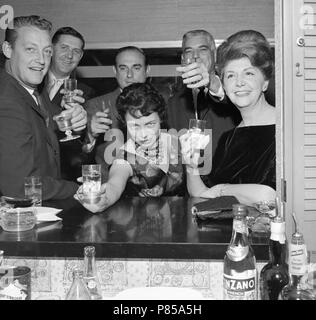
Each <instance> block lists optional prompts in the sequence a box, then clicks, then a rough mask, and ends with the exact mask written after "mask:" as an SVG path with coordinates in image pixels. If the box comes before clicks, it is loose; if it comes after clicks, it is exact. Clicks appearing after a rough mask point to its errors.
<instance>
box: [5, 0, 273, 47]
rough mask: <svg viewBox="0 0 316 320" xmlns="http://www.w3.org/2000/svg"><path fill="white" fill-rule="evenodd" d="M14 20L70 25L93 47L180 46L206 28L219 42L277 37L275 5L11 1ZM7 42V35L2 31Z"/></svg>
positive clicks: (253, 1)
mask: <svg viewBox="0 0 316 320" xmlns="http://www.w3.org/2000/svg"><path fill="white" fill-rule="evenodd" d="M6 4H10V5H12V6H13V9H14V13H15V15H16V16H17V15H28V14H39V15H41V16H44V17H46V18H48V19H49V20H51V21H52V22H53V24H54V26H55V27H60V26H65V25H71V26H73V27H75V28H76V29H78V30H79V31H80V32H82V33H83V35H84V36H85V38H86V39H87V42H88V43H89V44H90V43H102V42H103V43H104V42H107V43H109V42H110V43H111V42H113V43H117V42H143V41H176V40H180V39H181V37H182V34H183V33H184V32H185V31H187V30H190V29H196V28H204V29H207V30H209V31H210V32H211V33H213V35H214V37H215V38H216V39H224V38H226V37H227V36H229V35H230V34H232V33H234V32H236V31H238V30H241V29H256V30H258V31H260V32H262V33H263V34H264V35H265V36H266V37H267V38H272V39H273V38H274V0H67V1H66V0H53V1H51V0H28V1H21V0H8V1H6ZM0 40H1V41H2V40H3V30H0Z"/></svg>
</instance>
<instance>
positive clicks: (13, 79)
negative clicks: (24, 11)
mask: <svg viewBox="0 0 316 320" xmlns="http://www.w3.org/2000/svg"><path fill="white" fill-rule="evenodd" d="M13 26H14V28H13V29H6V32H5V41H4V42H3V44H2V51H3V54H4V56H5V58H6V62H5V70H1V71H0V88H1V91H0V192H1V193H2V194H3V195H6V196H11V197H23V196H24V177H26V176H31V175H37V176H41V178H42V189H43V190H42V198H43V200H49V199H64V198H67V197H70V196H72V195H73V194H74V193H75V192H76V190H77V189H78V185H77V184H76V183H74V182H71V181H66V180H63V179H61V177H60V155H59V145H58V140H57V137H56V134H55V132H54V130H55V128H56V123H55V122H54V121H53V120H52V114H51V110H52V108H53V107H52V105H51V102H50V100H49V97H48V94H47V91H46V90H41V91H39V90H38V89H39V85H40V84H41V83H42V81H43V78H44V77H45V75H46V73H47V71H48V68H49V65H50V61H51V57H52V53H53V50H52V42H51V28H52V26H51V23H50V22H49V21H47V20H45V19H42V18H40V17H38V16H25V17H15V18H14V20H13ZM79 98H80V99H79ZM76 100H77V101H82V98H81V97H77V98H76ZM66 108H68V109H69V110H67V111H63V112H71V114H72V119H71V121H72V129H73V130H74V131H78V132H80V131H82V130H83V129H84V128H85V127H86V122H87V117H86V112H85V111H84V109H83V108H82V106H81V105H80V104H79V103H74V105H73V106H68V105H66Z"/></svg>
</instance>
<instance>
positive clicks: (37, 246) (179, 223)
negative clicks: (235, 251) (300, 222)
mask: <svg viewBox="0 0 316 320" xmlns="http://www.w3.org/2000/svg"><path fill="white" fill-rule="evenodd" d="M199 201H202V199H199V198H182V197H163V198H141V197H134V198H122V199H121V200H120V201H118V202H117V203H116V204H115V205H113V206H112V207H110V208H108V209H107V210H105V211H104V212H103V213H99V214H92V213H90V212H89V211H87V210H86V209H85V208H83V207H82V205H81V204H80V203H79V202H77V201H76V200H75V199H73V198H70V199H67V200H62V201H53V202H44V203H43V206H47V207H54V208H59V209H63V210H62V211H61V212H60V213H59V214H58V216H59V217H61V218H62V221H59V222H49V223H46V222H45V223H40V224H37V226H36V227H35V228H34V229H33V230H31V231H24V232H6V231H3V230H1V231H0V248H1V249H2V250H4V252H5V255H6V256H15V257H34V258H36V257H45V258H51V257H57V258H62V257H67V258H71V257H75V258H81V257H82V256H83V248H84V246H86V245H93V246H95V248H96V257H97V258H110V259H112V258H113V259H114V258H125V259H184V260H188V259H204V260H208V259H215V260H222V259H223V257H224V255H225V251H226V248H227V245H228V243H229V240H230V238H231V232H232V219H224V220H207V221H197V220H196V219H195V218H194V217H193V216H192V213H191V208H192V205H193V204H194V203H196V202H199ZM250 239H251V242H252V246H253V249H254V251H255V255H256V258H257V260H258V261H260V260H262V261H264V260H267V259H268V237H267V236H250Z"/></svg>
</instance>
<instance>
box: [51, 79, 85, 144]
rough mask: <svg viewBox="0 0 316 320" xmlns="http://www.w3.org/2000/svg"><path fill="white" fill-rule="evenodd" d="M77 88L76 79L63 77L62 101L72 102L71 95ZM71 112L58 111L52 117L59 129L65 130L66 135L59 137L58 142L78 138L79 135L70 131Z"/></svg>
mask: <svg viewBox="0 0 316 320" xmlns="http://www.w3.org/2000/svg"><path fill="white" fill-rule="evenodd" d="M76 89H77V80H76V79H65V80H64V90H65V93H64V97H63V99H64V101H65V103H68V104H70V103H74V102H75V101H74V100H73V96H74V95H75V90H76ZM71 118H72V115H71V112H65V113H60V114H59V115H56V116H54V117H53V119H54V120H55V121H56V122H57V125H58V127H59V130H60V131H65V134H66V137H65V138H62V139H60V140H59V141H60V142H65V141H70V140H74V139H78V138H80V135H73V134H72V131H71V126H72V125H71Z"/></svg>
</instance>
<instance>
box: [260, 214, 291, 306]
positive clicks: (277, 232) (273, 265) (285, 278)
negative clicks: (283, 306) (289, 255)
mask: <svg viewBox="0 0 316 320" xmlns="http://www.w3.org/2000/svg"><path fill="white" fill-rule="evenodd" d="M285 260H286V243H285V222H284V221H283V219H282V218H281V217H279V216H277V217H276V218H275V219H274V220H273V221H271V235H270V241H269V262H268V263H267V264H266V265H265V266H264V267H263V268H262V270H261V272H260V294H261V300H278V297H279V294H280V292H281V290H282V288H283V287H284V286H285V285H287V284H288V282H289V273H288V265H287V263H286V261H285Z"/></svg>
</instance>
